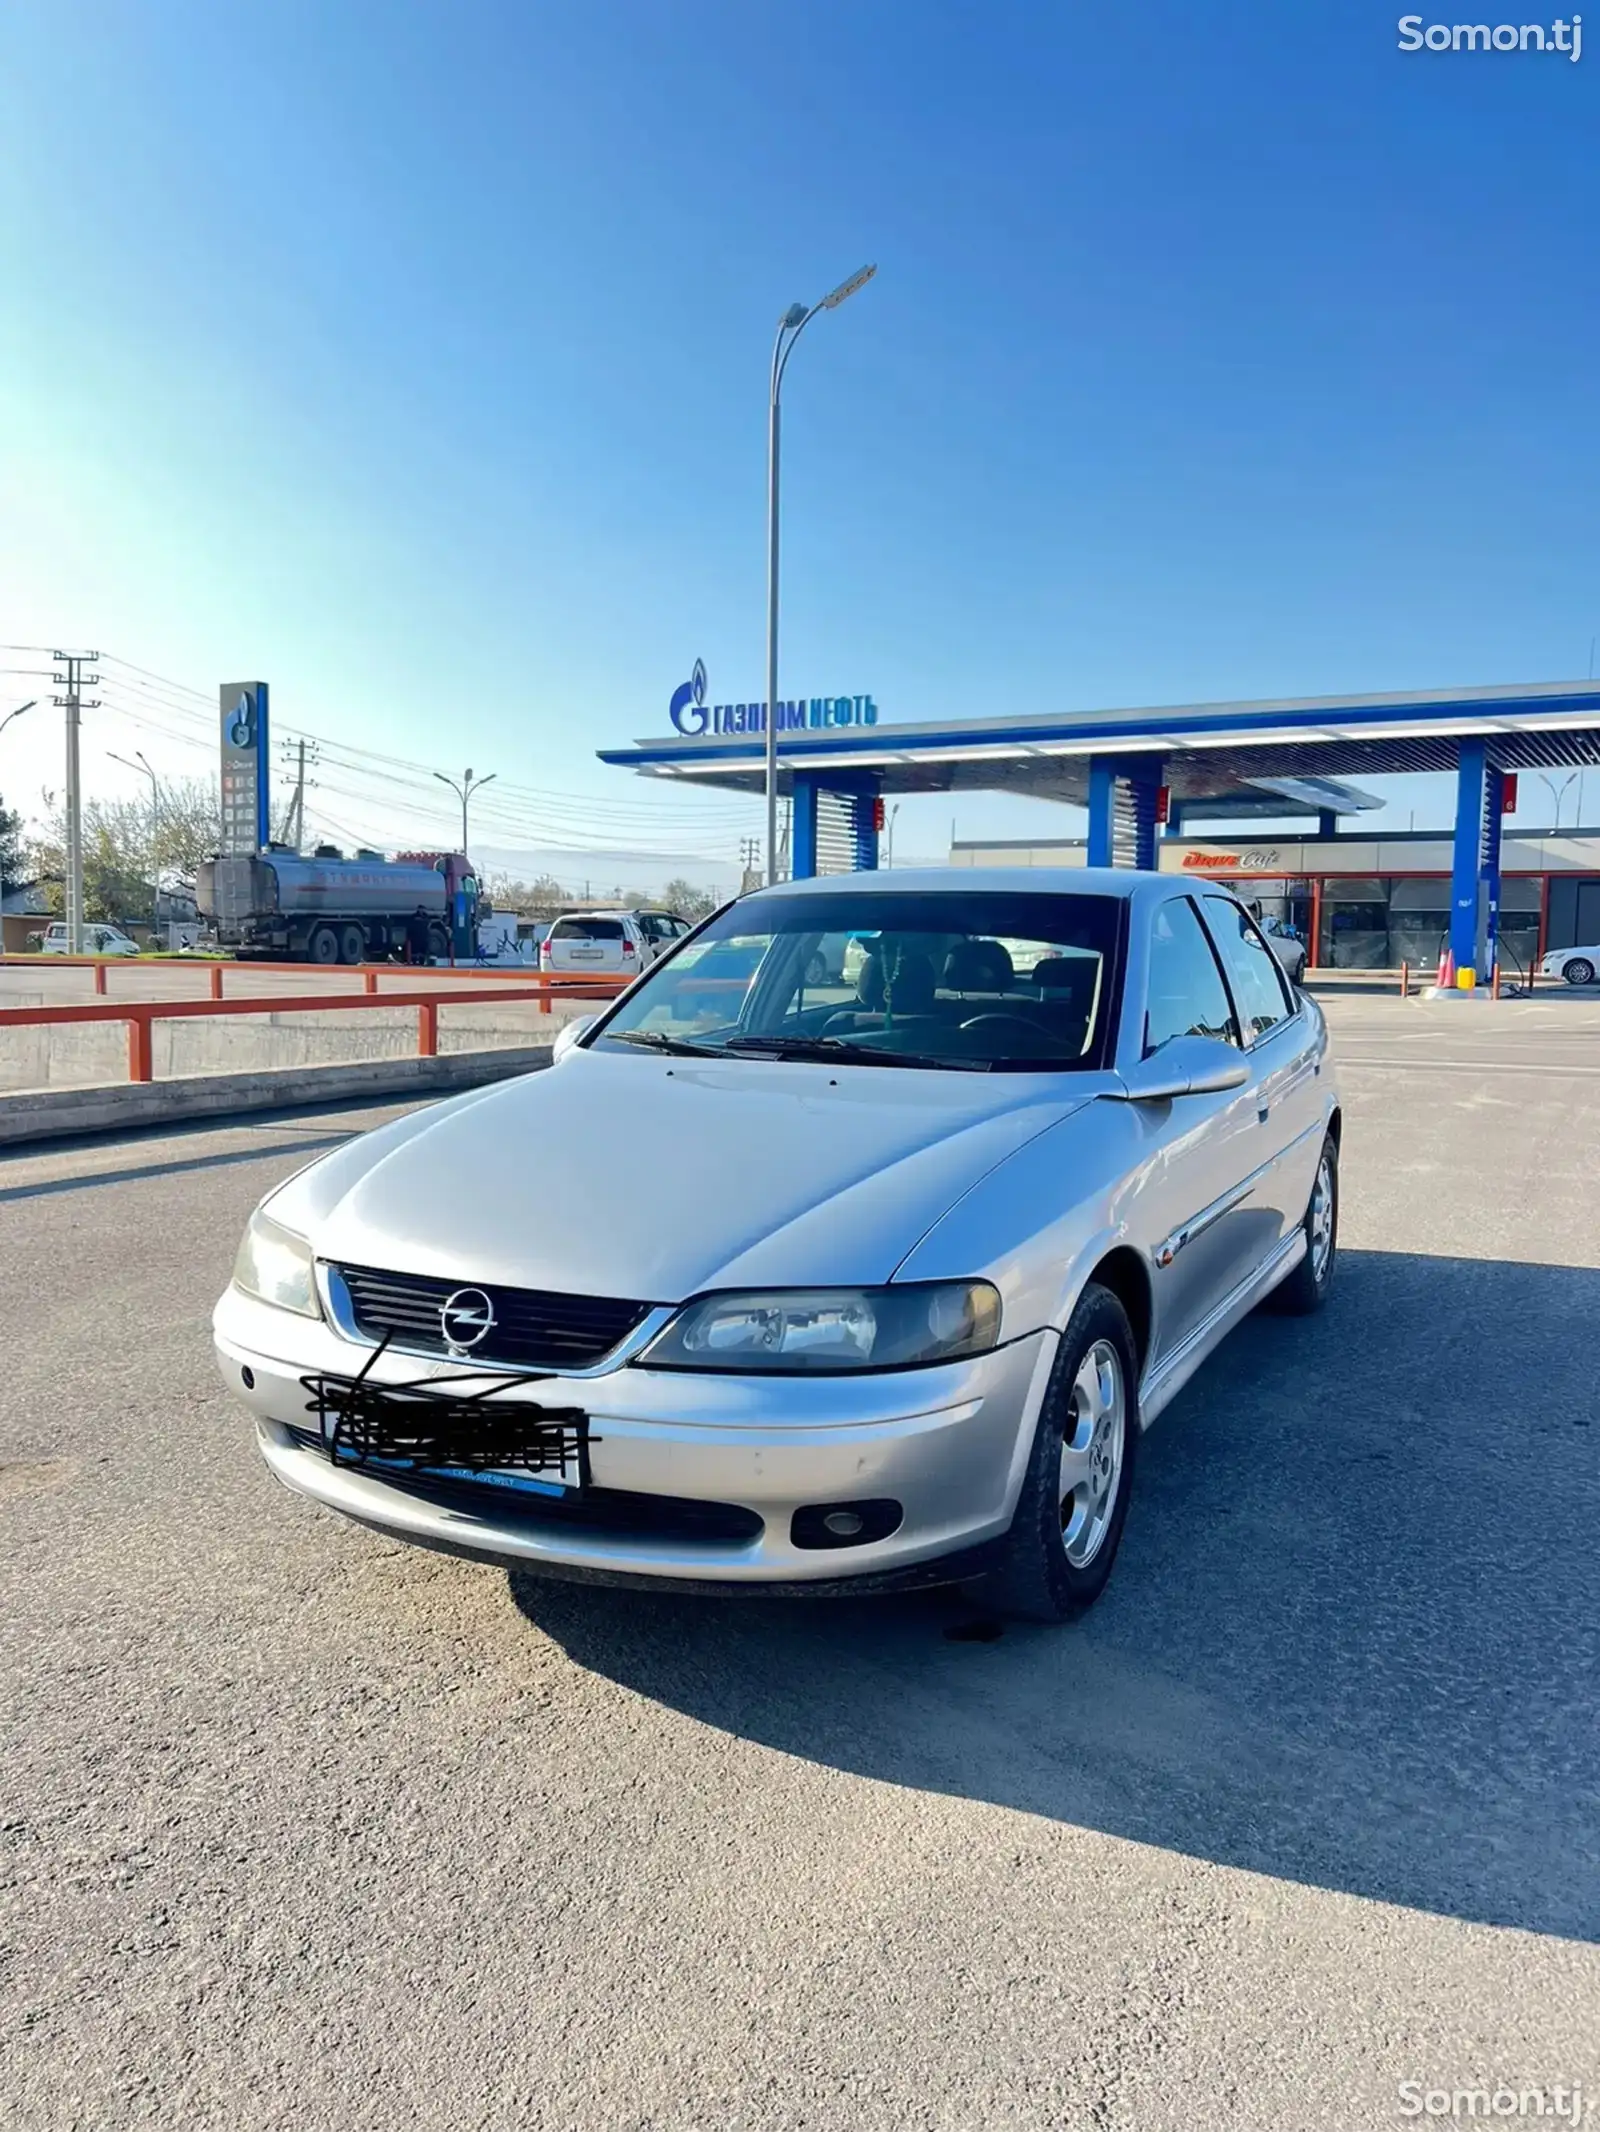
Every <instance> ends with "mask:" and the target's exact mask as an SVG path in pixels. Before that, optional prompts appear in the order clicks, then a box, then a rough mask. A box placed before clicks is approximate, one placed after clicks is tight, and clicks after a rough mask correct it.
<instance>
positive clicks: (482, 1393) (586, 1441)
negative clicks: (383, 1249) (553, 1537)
mask: <svg viewBox="0 0 1600 2132" xmlns="http://www.w3.org/2000/svg"><path fill="white" fill-rule="evenodd" d="M456 1381H457V1382H459V1381H461V1380H456ZM467 1381H470V1382H471V1383H472V1384H473V1385H474V1387H475V1390H474V1394H473V1396H472V1397H469V1398H463V1397H461V1396H460V1395H459V1393H454V1392H452V1391H450V1390H449V1389H445V1388H442V1386H441V1381H440V1380H439V1379H437V1378H435V1379H431V1380H424V1381H422V1382H419V1383H417V1384H414V1385H399V1386H396V1385H375V1384H372V1383H370V1382H369V1381H367V1380H365V1379H363V1378H358V1377H306V1378H302V1380H301V1382H302V1383H303V1384H304V1386H305V1388H306V1391H307V1392H308V1393H309V1395H310V1397H309V1399H308V1401H307V1410H308V1412H309V1413H311V1414H312V1415H314V1416H315V1418H316V1422H317V1427H318V1431H319V1433H320V1435H321V1438H322V1445H323V1449H324V1450H325V1451H326V1452H327V1454H328V1457H329V1459H330V1460H331V1461H332V1462H333V1464H334V1465H337V1466H353V1467H357V1468H363V1469H370V1470H372V1471H375V1472H382V1473H384V1474H394V1475H396V1476H399V1475H402V1474H407V1473H411V1474H416V1475H417V1476H418V1477H422V1476H426V1477H428V1478H430V1479H435V1480H450V1481H471V1482H477V1483H480V1484H481V1485H483V1486H485V1487H489V1488H499V1489H504V1490H506V1491H507V1492H508V1493H513V1494H514V1493H518V1492H522V1493H526V1494H532V1495H552V1496H563V1495H569V1494H571V1493H572V1492H573V1491H574V1490H576V1489H579V1488H584V1487H587V1486H588V1484H589V1446H590V1444H591V1442H593V1441H595V1439H594V1438H593V1437H592V1435H591V1433H590V1429H589V1418H588V1416H587V1415H586V1414H585V1413H584V1412H583V1410H582V1409H581V1408H579V1407H544V1406H535V1405H533V1404H531V1403H530V1402H529V1401H527V1400H522V1399H519V1400H514V1401H513V1400H496V1399H494V1398H492V1397H491V1396H490V1393H491V1392H492V1391H495V1390H499V1389H502V1388H503V1387H504V1386H506V1385H508V1384H516V1383H518V1382H519V1381H520V1380H518V1379H515V1378H511V1379H499V1378H491V1379H489V1380H487V1389H484V1388H483V1387H484V1384H485V1380H484V1379H483V1378H482V1377H481V1376H479V1375H474V1376H473V1377H472V1378H471V1379H469V1380H467ZM446 1382H448V1380H447V1381H446Z"/></svg>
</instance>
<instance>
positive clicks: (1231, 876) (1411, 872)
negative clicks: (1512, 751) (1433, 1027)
mask: <svg viewBox="0 0 1600 2132" xmlns="http://www.w3.org/2000/svg"><path fill="white" fill-rule="evenodd" d="M1087 856H1088V844H1087V840H1086V839H1085V838H1082V837H1077V838H1062V839H1044V840H1040V839H1033V840H1023V841H1008V840H1001V841H998V842H997V841H995V840H994V839H976V838H975V839H972V840H970V841H966V840H963V841H959V842H957V843H954V844H952V845H951V847H950V863H951V865H952V866H1082V865H1084V864H1085V863H1086V862H1087ZM1452 858H1453V849H1452V844H1451V840H1450V838H1449V837H1448V836H1444V835H1441V834H1439V833H1438V832H1430V831H1427V830H1418V831H1415V832H1412V831H1407V830H1395V831H1385V832H1380V833H1377V834H1373V833H1362V832H1360V831H1358V832H1357V833H1355V834H1354V835H1345V834H1337V835H1330V836H1320V835H1319V836H1315V837H1298V838H1297V837H1293V836H1249V835H1243V836H1229V837H1226V838H1215V839H1212V838H1200V837H1192V836H1182V835H1179V836H1163V837H1162V838H1161V839H1160V841H1159V843H1158V845H1157V851H1156V862H1157V864H1158V866H1159V867H1160V869H1161V871H1162V872H1163V873H1193V874H1203V875H1205V876H1206V877H1207V878H1209V879H1211V880H1218V881H1226V882H1227V883H1228V885H1229V886H1230V887H1231V888H1234V889H1236V890H1237V891H1238V893H1239V894H1240V895H1241V896H1243V897H1244V899H1245V900H1246V902H1248V903H1250V904H1252V905H1254V906H1257V907H1258V908H1259V910H1260V911H1261V913H1262V915H1263V916H1267V917H1274V918H1282V919H1284V920H1285V921H1286V922H1287V923H1288V924H1290V925H1292V926H1293V927H1294V929H1295V931H1296V932H1297V933H1298V934H1299V935H1300V937H1301V939H1302V940H1304V941H1305V943H1306V946H1307V950H1308V957H1307V961H1308V966H1309V967H1310V968H1312V969H1333V970H1370V969H1397V968H1398V967H1399V965H1400V964H1401V963H1402V962H1408V963H1410V964H1411V966H1412V968H1413V969H1418V968H1427V969H1429V970H1431V969H1433V967H1434V966H1435V965H1436V964H1437V962H1438V960H1439V956H1440V953H1441V952H1442V950H1443V948H1444V946H1445V945H1446V943H1447V940H1448V937H1449V931H1450V881H1451V863H1452ZM1500 868H1501V887H1500V910H1499V924H1498V928H1497V938H1498V942H1499V949H1500V954H1501V957H1502V959H1503V960H1504V962H1505V965H1506V968H1507V972H1508V974H1518V973H1521V972H1525V971H1527V970H1528V969H1529V968H1531V967H1532V966H1533V965H1534V964H1536V963H1537V961H1538V959H1539V957H1540V956H1541V955H1543V954H1544V953H1545V951H1546V950H1547V949H1549V948H1570V947H1577V946H1579V945H1586V944H1588V943H1589V942H1591V941H1596V942H1600V829H1571V830H1563V831H1562V832H1561V833H1560V834H1559V835H1557V834H1555V833H1554V832H1551V833H1548V834H1543V833H1535V834H1516V835H1513V834H1507V836H1506V837H1505V838H1504V840H1503V842H1502V844H1501V850H1500Z"/></svg>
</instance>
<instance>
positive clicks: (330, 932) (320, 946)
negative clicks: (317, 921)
mask: <svg viewBox="0 0 1600 2132" xmlns="http://www.w3.org/2000/svg"><path fill="white" fill-rule="evenodd" d="M306 954H307V955H308V956H309V957H310V959H311V961H313V962H315V963H319V964H320V965H321V966H322V968H323V969H331V968H332V966H333V965H334V964H335V963H336V962H337V961H338V960H339V936H338V934H337V933H336V932H335V931H334V929H333V927H332V926H331V925H319V926H318V927H317V929H316V931H315V932H314V933H313V934H312V935H311V938H310V940H309V941H308V942H307V944H306Z"/></svg>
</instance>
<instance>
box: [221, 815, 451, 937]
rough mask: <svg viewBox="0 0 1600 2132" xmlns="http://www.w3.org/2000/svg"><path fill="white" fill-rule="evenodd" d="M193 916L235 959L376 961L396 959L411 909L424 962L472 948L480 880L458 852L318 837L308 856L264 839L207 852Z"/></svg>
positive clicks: (410, 919) (410, 917)
mask: <svg viewBox="0 0 1600 2132" xmlns="http://www.w3.org/2000/svg"><path fill="white" fill-rule="evenodd" d="M195 901H196V903H197V904H198V905H199V909H200V915H201V917H202V918H203V919H205V921H206V922H207V924H208V925H209V926H210V927H211V928H212V929H213V931H214V932H215V934H216V937H217V941H218V944H219V945H220V946H222V947H227V948H232V949H233V950H234V952H235V953H236V954H237V955H238V956H240V957H241V958H247V957H251V956H254V957H262V958H268V957H270V958H271V959H272V960H274V961H278V962H315V963H324V964H327V963H337V962H384V961H388V960H390V959H392V958H397V957H401V956H404V955H405V954H406V953H407V951H408V948H409V944H410V930H411V926H412V924H413V921H414V920H415V919H416V917H417V914H418V912H421V913H422V914H423V917H424V921H425V923H426V926H427V952H428V957H429V960H430V961H433V960H442V959H443V958H444V957H445V956H447V955H449V954H450V953H451V952H452V950H453V951H454V952H455V953H456V954H458V955H461V956H464V957H466V958H468V959H470V958H471V957H472V955H473V954H474V952H475V950H474V946H473V942H474V937H475V934H476V929H477V906H478V884H477V881H476V879H475V878H474V876H473V872H472V868H471V866H470V865H469V863H468V862H467V860H466V859H465V858H464V857H463V856H462V855H461V853H459V852H416V851H412V852H402V853H401V854H400V856H399V857H398V858H394V859H386V858H384V857H383V855H382V853H381V852H376V851H357V852H356V853H355V854H354V855H353V856H352V857H350V858H348V859H347V858H346V857H345V856H344V854H343V853H342V852H341V851H339V850H338V849H336V848H335V847H334V846H333V845H331V844H319V845H318V847H317V849H316V850H315V851H314V852H313V853H312V855H311V857H310V858H302V857H301V856H300V855H299V853H297V852H293V851H288V850H279V849H278V848H277V847H276V846H271V845H269V846H268V848H267V850H266V851H264V852H262V853H261V854H260V856H259V857H242V858H213V859H207V860H205V861H204V863H203V864H202V865H201V867H200V869H199V873H198V876H197V878H196V881H195Z"/></svg>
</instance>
